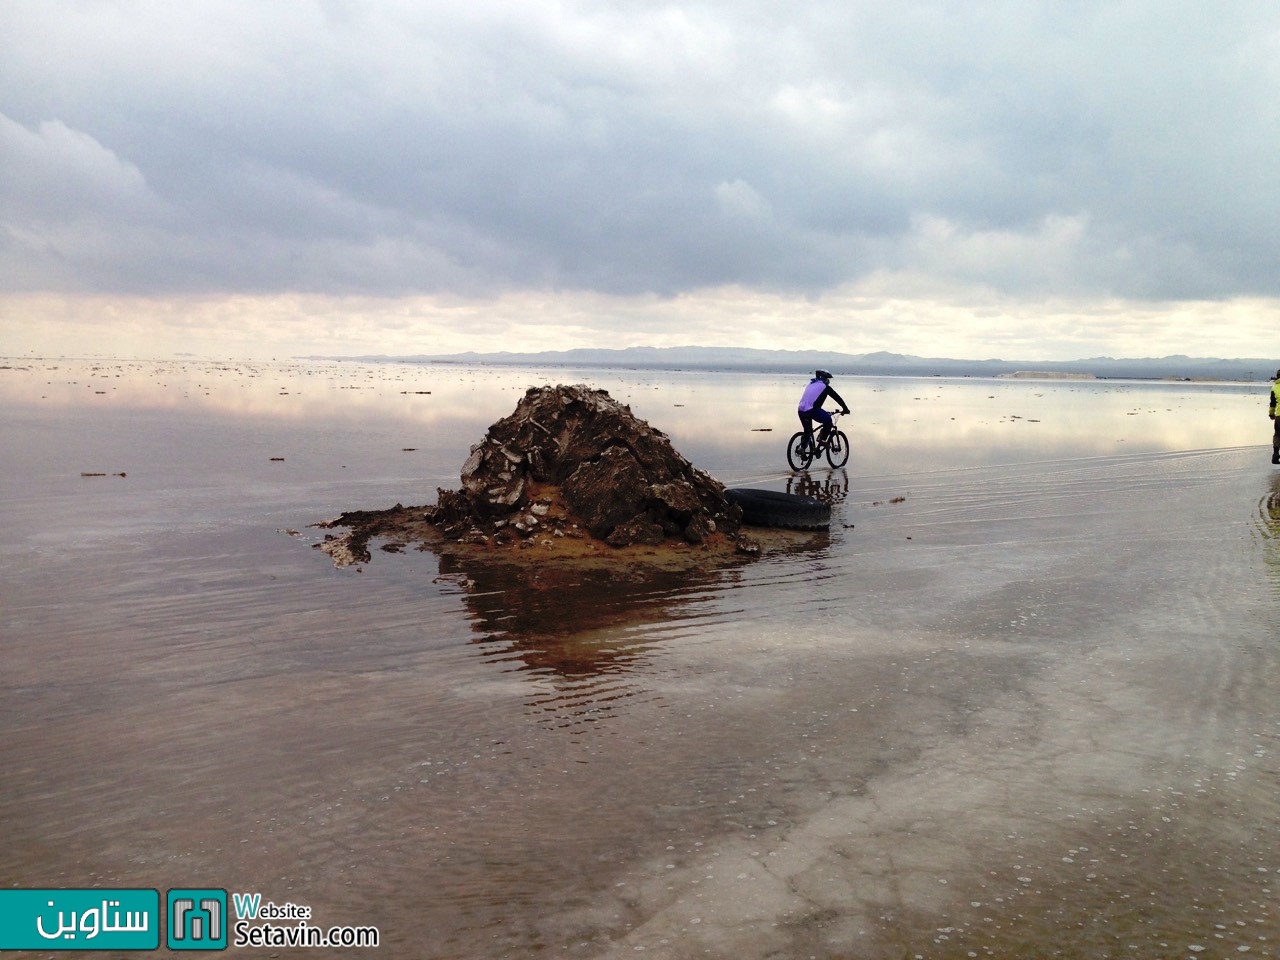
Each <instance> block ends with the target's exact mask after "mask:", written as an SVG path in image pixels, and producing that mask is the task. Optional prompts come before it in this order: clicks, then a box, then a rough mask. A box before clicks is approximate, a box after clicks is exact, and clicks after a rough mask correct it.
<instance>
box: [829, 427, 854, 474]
mask: <svg viewBox="0 0 1280 960" xmlns="http://www.w3.org/2000/svg"><path fill="white" fill-rule="evenodd" d="M848 462H849V438H848V437H847V436H845V433H844V431H843V430H837V431H836V432H835V435H834V436H833V437H832V438H831V443H830V444H828V445H827V463H829V464H831V465H832V466H833V467H843V466H844V465H845V464H846V463H848Z"/></svg>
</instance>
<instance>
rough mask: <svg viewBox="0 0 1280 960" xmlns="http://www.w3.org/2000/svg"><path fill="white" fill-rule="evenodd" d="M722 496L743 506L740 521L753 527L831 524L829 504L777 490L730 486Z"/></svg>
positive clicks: (819, 527)
mask: <svg viewBox="0 0 1280 960" xmlns="http://www.w3.org/2000/svg"><path fill="white" fill-rule="evenodd" d="M724 495H725V499H727V500H728V501H729V502H730V503H736V504H737V505H738V506H740V507H742V522H743V523H745V524H747V525H748V526H752V527H782V528H784V529H788V530H826V529H827V528H828V527H830V526H831V505H830V504H828V503H823V502H822V501H821V500H815V499H813V497H802V496H800V495H799V494H796V493H783V492H782V491H780V490H754V489H751V488H749V487H730V488H729V489H728V490H726V491H725V492H724Z"/></svg>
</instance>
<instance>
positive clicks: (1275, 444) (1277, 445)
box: [1271, 415, 1280, 451]
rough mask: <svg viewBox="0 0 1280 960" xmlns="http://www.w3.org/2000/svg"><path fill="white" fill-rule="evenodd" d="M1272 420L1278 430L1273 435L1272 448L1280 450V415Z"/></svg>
mask: <svg viewBox="0 0 1280 960" xmlns="http://www.w3.org/2000/svg"><path fill="white" fill-rule="evenodd" d="M1272 422H1273V423H1274V424H1275V425H1276V430H1275V433H1273V434H1272V435H1271V449H1272V450H1275V451H1280V415H1277V416H1276V418H1275V420H1273V421H1272Z"/></svg>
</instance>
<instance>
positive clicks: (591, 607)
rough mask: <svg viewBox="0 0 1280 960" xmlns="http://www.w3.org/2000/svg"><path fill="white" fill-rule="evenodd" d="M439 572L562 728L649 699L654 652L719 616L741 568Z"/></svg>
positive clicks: (520, 567)
mask: <svg viewBox="0 0 1280 960" xmlns="http://www.w3.org/2000/svg"><path fill="white" fill-rule="evenodd" d="M440 575H441V577H442V578H445V579H448V580H452V581H454V582H456V583H458V584H460V585H461V587H462V588H463V596H464V599H465V603H466V607H467V611H468V615H469V617H470V619H471V623H472V628H473V629H474V630H475V631H476V632H477V633H479V634H481V635H482V636H481V637H480V638H479V639H477V640H476V641H475V642H476V643H477V644H480V645H481V646H482V647H483V648H484V650H485V656H486V659H488V660H489V661H491V662H493V663H503V664H508V665H510V666H511V667H513V668H514V669H516V670H519V671H520V672H522V673H524V674H526V679H529V680H533V681H537V683H536V685H535V690H536V692H535V693H533V694H532V695H531V696H530V697H529V699H528V700H527V701H526V702H527V705H528V707H529V708H530V710H531V711H532V712H534V713H536V714H538V715H540V718H541V719H542V720H544V721H545V722H548V723H550V724H551V725H553V726H557V727H573V728H580V727H581V726H583V725H584V724H591V723H597V722H599V721H601V720H604V719H607V718H609V717H612V716H614V715H616V713H617V710H618V707H619V706H621V705H622V704H623V703H624V702H627V701H630V700H633V699H634V698H636V697H646V696H651V695H652V693H651V690H650V689H649V686H648V685H647V683H646V682H645V681H644V679H643V678H644V677H645V676H646V675H647V674H648V673H649V671H650V670H651V669H652V660H653V658H654V655H655V653H656V649H657V647H658V646H659V645H660V644H661V643H663V642H665V641H668V640H671V639H674V638H677V637H682V636H687V635H689V634H691V633H693V632H695V631H696V630H697V629H698V626H699V624H700V623H701V622H702V620H703V619H704V618H705V617H707V616H711V615H713V610H714V598H715V594H716V593H717V592H718V591H721V590H723V589H725V587H726V585H730V584H732V583H733V582H735V581H736V580H737V564H736V563H730V565H728V566H721V567H715V568H699V567H697V566H692V565H690V566H688V567H686V568H682V569H678V570H674V569H658V568H648V567H645V568H636V567H632V566H628V565H625V564H624V563H622V562H621V561H619V562H617V563H614V564H610V565H608V566H605V565H599V566H584V565H581V564H578V565H569V564H558V563H542V564H539V565H532V564H516V563H510V562H495V561H491V560H488V559H476V558H470V557H461V556H457V555H454V554H448V553H446V554H443V555H441V557H440Z"/></svg>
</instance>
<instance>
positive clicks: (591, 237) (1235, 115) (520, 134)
mask: <svg viewBox="0 0 1280 960" xmlns="http://www.w3.org/2000/svg"><path fill="white" fill-rule="evenodd" d="M0 322H2V323H3V330H2V333H3V337H2V339H0V354H4V353H8V354H10V355H15V354H21V353H23V352H27V353H30V352H54V353H57V352H89V353H106V354H112V355H121V356H126V355H135V354H141V355H164V354H170V353H173V352H177V351H189V352H193V353H196V354H199V355H207V356H228V357H234V356H264V355H293V354H299V353H326V354H361V353H390V354H395V353H424V352H453V351H460V350H482V351H484V350H500V349H512V350H523V349H557V348H567V347H581V346H600V347H623V346H629V345H635V344H652V345H658V346H670V345H678V344H704V345H746V346H757V347H776V348H800V347H803V348H811V347H817V348H824V349H835V350H842V351H848V352H854V353H857V352H864V351H870V350H880V349H885V350H892V351H897V352H904V353H915V354H921V355H926V356H942V355H947V356H960V357H972V358H978V357H990V356H1002V357H1007V358H1017V359H1053V358H1062V359H1069V358H1076V357H1087V356H1096V355H1104V354H1107V355H1114V356H1147V355H1165V354H1171V353H1189V354H1197V355H1211V356H1228V357H1235V356H1258V357H1267V356H1270V355H1272V354H1273V353H1280V343H1278V342H1277V340H1278V339H1280V4H1276V3H1274V2H1271V0H1258V2H1232V0H1216V2H1212V3H1207V2H1204V0H1132V2H1125V0H1109V2H1103V3H1091V2H1075V0H1051V2H1043V3H1041V2H1034V0H1006V2H994V0H965V2H942V0H937V2H928V3H925V2H920V3H915V2H909V0H907V2H902V3H886V2H885V0H873V2H863V0H830V2H825V0H792V2H781V0H774V2H764V0H723V2H715V0H713V2H707V3H696V4H695V3H676V4H662V3H656V2H640V0H586V2H572V0H564V2H541V0H458V2H430V0H426V2H424V0H368V2H354V0H352V2H348V0H306V2H304V0H252V2H250V0H208V2H203V0H182V2H171V0H157V2H140V0H139V2H129V0H118V2H105V0H103V2H99V0H0Z"/></svg>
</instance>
